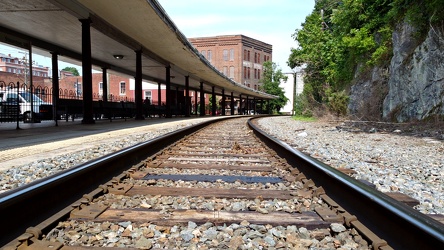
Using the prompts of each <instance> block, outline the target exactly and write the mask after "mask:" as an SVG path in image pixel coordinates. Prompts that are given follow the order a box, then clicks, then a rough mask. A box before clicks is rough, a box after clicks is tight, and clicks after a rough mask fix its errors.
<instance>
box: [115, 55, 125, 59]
mask: <svg viewBox="0 0 444 250" xmlns="http://www.w3.org/2000/svg"><path fill="white" fill-rule="evenodd" d="M114 58H116V59H117V60H121V59H123V55H114Z"/></svg>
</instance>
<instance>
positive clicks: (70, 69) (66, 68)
mask: <svg viewBox="0 0 444 250" xmlns="http://www.w3.org/2000/svg"><path fill="white" fill-rule="evenodd" d="M62 70H63V71H68V72H71V73H72V74H73V75H75V76H79V75H80V74H79V71H77V68H75V67H65V68H64V69H62Z"/></svg>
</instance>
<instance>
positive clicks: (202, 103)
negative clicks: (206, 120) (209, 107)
mask: <svg viewBox="0 0 444 250" xmlns="http://www.w3.org/2000/svg"><path fill="white" fill-rule="evenodd" d="M200 116H205V94H204V90H203V82H200Z"/></svg>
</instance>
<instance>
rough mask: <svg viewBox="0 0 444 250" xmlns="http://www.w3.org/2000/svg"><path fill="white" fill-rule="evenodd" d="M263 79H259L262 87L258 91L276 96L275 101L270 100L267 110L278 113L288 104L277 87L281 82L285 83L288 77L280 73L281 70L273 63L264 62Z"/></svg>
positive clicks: (283, 94) (282, 92)
mask: <svg viewBox="0 0 444 250" xmlns="http://www.w3.org/2000/svg"><path fill="white" fill-rule="evenodd" d="M263 72H264V73H263V78H262V79H261V83H262V86H261V87H260V90H261V91H263V92H265V93H268V94H270V95H275V96H278V98H277V99H273V100H270V101H269V102H268V103H269V107H268V108H267V109H268V110H271V111H273V112H279V110H280V109H281V108H282V107H283V106H285V104H286V103H287V102H288V98H287V97H286V96H285V92H284V90H283V89H282V88H281V87H279V84H280V83H281V80H282V81H284V82H286V81H287V79H288V77H287V76H286V75H284V74H283V73H282V70H281V69H278V68H277V65H276V64H275V63H273V62H270V61H266V62H264V64H263Z"/></svg>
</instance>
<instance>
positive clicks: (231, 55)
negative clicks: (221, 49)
mask: <svg viewBox="0 0 444 250" xmlns="http://www.w3.org/2000/svg"><path fill="white" fill-rule="evenodd" d="M230 61H234V49H230Z"/></svg>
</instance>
